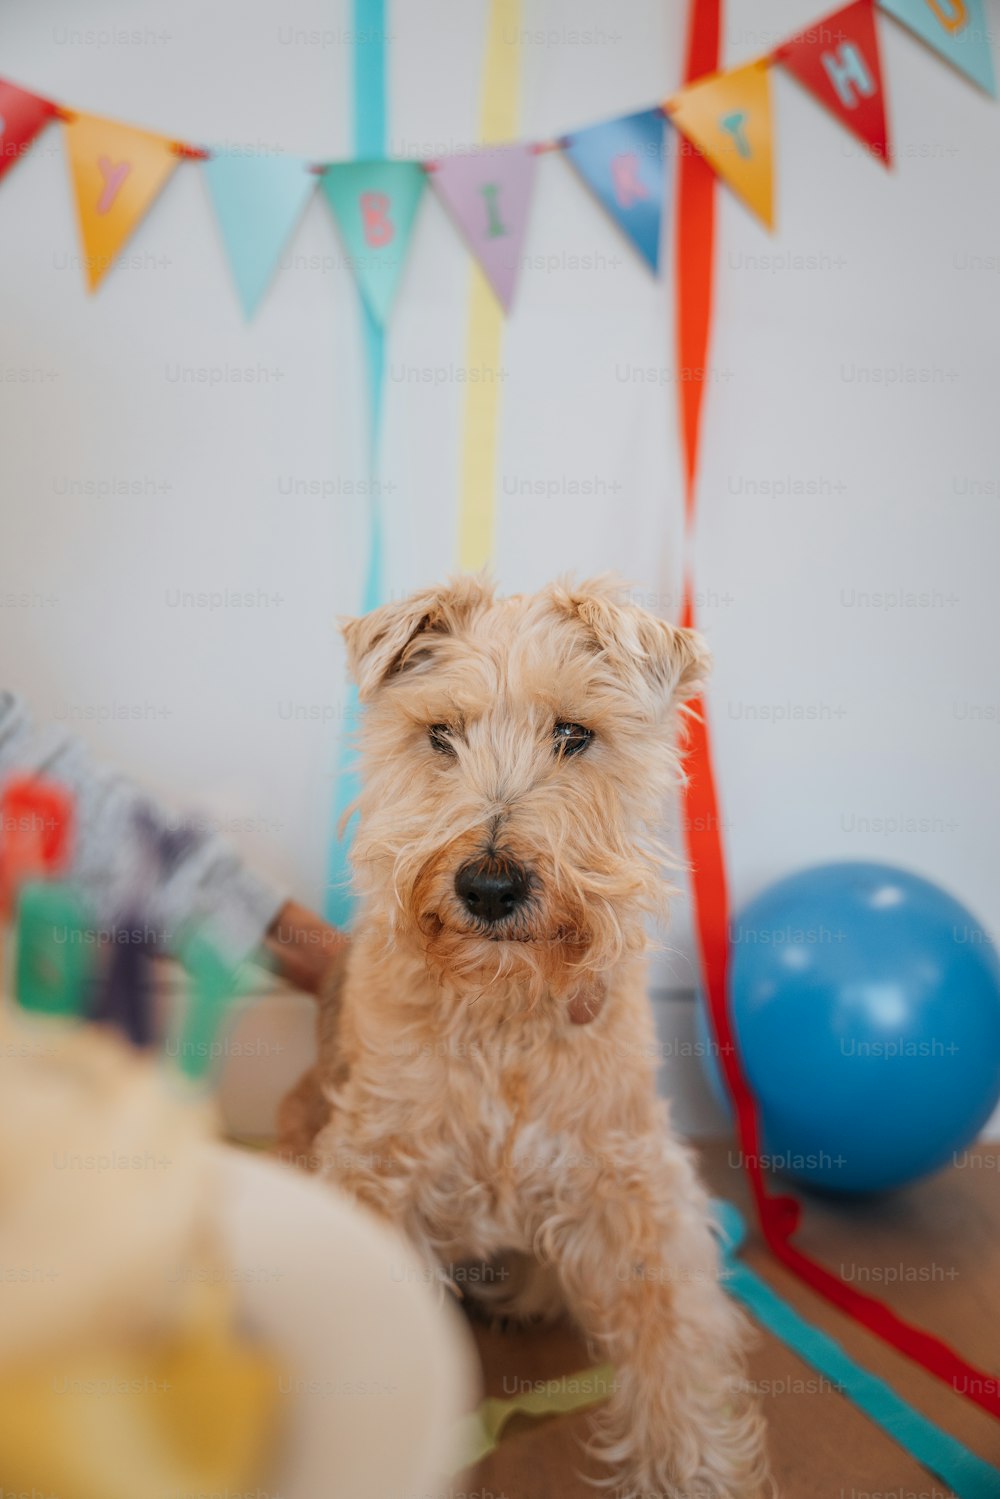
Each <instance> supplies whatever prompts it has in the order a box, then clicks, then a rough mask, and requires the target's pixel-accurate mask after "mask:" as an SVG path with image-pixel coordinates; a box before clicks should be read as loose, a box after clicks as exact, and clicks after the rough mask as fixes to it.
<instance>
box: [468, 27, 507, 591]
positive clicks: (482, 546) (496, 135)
mask: <svg viewBox="0 0 1000 1499" xmlns="http://www.w3.org/2000/svg"><path fill="white" fill-rule="evenodd" d="M520 23H521V5H520V0H490V11H489V21H488V28H489V30H488V35H487V39H486V65H485V80H484V87H483V108H482V114H481V116H480V121H479V130H480V135H481V137H482V140H483V142H484V144H487V145H492V144H496V143H498V142H503V141H509V140H512V139H513V137H514V135H515V133H516V131H517V112H518V110H517V106H518V85H519V74H520V60H521V48H520V42H519V40H518V39H519V38H520V34H521V32H520ZM511 38H514V40H513V41H512V40H511ZM503 318H504V312H503V307H502V306H501V304H500V302H499V301H498V299H497V297H496V295H495V294H494V291H493V288H492V287H491V286H490V283H489V281H488V280H487V277H486V275H485V273H484V271H483V270H482V268H481V267H480V266H479V265H478V264H476V265H473V267H472V290H471V293H470V299H469V331H468V338H467V342H466V364H467V369H468V370H470V371H471V370H475V371H477V378H476V379H475V380H473V379H469V380H467V382H466V397H465V420H464V426H463V431H462V468H461V477H460V480H459V483H460V486H461V487H460V493H459V525H458V563H459V566H460V567H461V568H462V570H463V571H464V572H478V571H479V569H480V568H482V567H485V566H486V564H487V562H488V561H489V559H490V557H491V555H492V553H493V532H494V523H495V505H496V469H497V438H498V433H499V426H500V384H501V382H500V378H499V375H500V352H501V348H502V339H503Z"/></svg>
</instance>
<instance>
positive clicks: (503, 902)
mask: <svg viewBox="0 0 1000 1499" xmlns="http://www.w3.org/2000/svg"><path fill="white" fill-rule="evenodd" d="M529 887H530V879H529V876H528V871H527V870H526V869H525V868H524V867H523V866H522V865H521V864H518V863H517V861H516V860H515V859H511V858H508V857H506V856H505V855H504V854H497V853H486V854H483V855H482V857H481V858H478V859H470V860H469V862H468V863H467V864H463V865H462V867H461V869H460V870H459V871H458V873H457V874H456V876H455V894H456V895H457V896H458V899H459V900H460V902H461V903H462V905H463V906H464V908H465V909H466V911H468V913H469V915H470V916H472V917H473V918H474V919H475V920H476V921H480V922H482V923H483V925H484V926H496V924H497V923H498V922H501V921H506V920H507V918H508V917H510V916H513V915H515V914H516V912H517V911H519V910H520V908H521V907H522V906H523V905H524V904H525V902H526V901H527V898H528V891H529Z"/></svg>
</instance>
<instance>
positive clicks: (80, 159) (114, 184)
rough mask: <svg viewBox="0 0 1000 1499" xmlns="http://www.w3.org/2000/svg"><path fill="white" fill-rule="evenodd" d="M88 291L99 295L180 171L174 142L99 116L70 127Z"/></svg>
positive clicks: (77, 120) (69, 149) (68, 147)
mask: <svg viewBox="0 0 1000 1499" xmlns="http://www.w3.org/2000/svg"><path fill="white" fill-rule="evenodd" d="M65 128H66V150H67V154H68V157H69V166H70V174H71V176H72V178H73V187H74V190H75V192H76V211H77V218H78V219H79V223H80V241H81V244H82V246H83V260H84V267H85V269H86V273H87V285H88V286H89V288H90V290H91V291H95V290H96V288H97V287H98V286H99V285H100V283H101V281H102V279H103V278H104V275H105V273H106V272H107V271H108V269H109V268H110V267H111V265H112V264H113V263H114V260H115V256H116V255H117V254H118V252H119V250H120V249H121V247H122V245H123V244H124V243H125V241H126V240H127V239H128V237H129V235H130V234H131V233H132V230H133V229H134V228H135V226H136V224H137V223H138V222H139V220H140V219H141V218H142V216H143V214H144V213H145V212H146V210H147V209H148V208H149V206H150V204H151V203H152V201H153V199H154V198H155V197H156V195H157V193H158V192H159V191H160V189H161V187H162V186H163V184H164V183H165V182H166V180H167V178H168V177H169V176H170V174H171V172H172V171H173V170H174V168H175V167H176V165H177V162H178V159H179V158H178V156H177V153H176V151H175V149H174V146H173V142H171V141H169V140H167V139H166V137H165V136H162V135H151V134H150V133H149V132H148V131H146V130H134V129H132V127H131V126H129V125H119V124H118V122H117V121H116V120H104V119H101V118H100V117H99V116H97V115H77V116H76V117H75V118H74V119H73V120H71V121H70V122H69V123H68V124H67V125H66V127H65Z"/></svg>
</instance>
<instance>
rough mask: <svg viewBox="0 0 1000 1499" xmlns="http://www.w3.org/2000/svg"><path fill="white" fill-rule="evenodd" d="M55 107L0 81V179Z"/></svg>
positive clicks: (45, 123)
mask: <svg viewBox="0 0 1000 1499" xmlns="http://www.w3.org/2000/svg"><path fill="white" fill-rule="evenodd" d="M55 112H56V109H55V105H54V104H50V103H49V101H48V100H47V99H39V98H38V96H37V95H36V94H29V93H26V92H25V90H24V89H23V88H18V87H17V86H16V85H15V84H13V83H6V82H5V81H4V80H3V79H2V78H0V177H2V176H3V174H4V172H6V171H7V170H8V169H9V168H10V167H12V166H13V165H14V163H15V161H18V160H19V159H20V158H21V157H22V156H23V155H24V153H25V151H27V149H28V147H29V146H30V145H31V142H32V141H33V140H34V139H35V136H36V135H37V134H38V132H39V130H41V128H42V126H43V125H47V124H48V122H49V120H51V119H52V117H53V116H54V114H55Z"/></svg>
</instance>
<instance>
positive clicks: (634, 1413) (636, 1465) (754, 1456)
mask: <svg viewBox="0 0 1000 1499" xmlns="http://www.w3.org/2000/svg"><path fill="white" fill-rule="evenodd" d="M692 1397H694V1398H692ZM589 1450H590V1452H591V1453H592V1454H593V1455H594V1456H595V1457H597V1458H598V1460H599V1461H600V1462H601V1463H602V1465H603V1466H605V1467H606V1468H607V1469H608V1470H609V1471H608V1474H607V1477H605V1478H603V1479H600V1480H598V1482H599V1484H600V1486H601V1487H602V1488H605V1489H607V1490H608V1491H609V1492H610V1493H611V1494H612V1495H613V1496H614V1499H775V1494H776V1490H775V1487H774V1483H773V1480H772V1479H771V1477H770V1474H769V1470H768V1463H767V1457H766V1453H765V1447H764V1422H763V1418H762V1416H761V1415H760V1412H759V1410H758V1409H757V1407H756V1405H754V1404H753V1403H752V1402H750V1401H748V1400H747V1399H746V1398H745V1397H744V1396H742V1395H740V1397H739V1398H738V1399H734V1400H732V1401H727V1402H726V1404H725V1405H724V1406H715V1405H713V1404H711V1403H709V1402H706V1401H704V1400H703V1399H701V1398H699V1394H698V1393H697V1392H695V1391H692V1390H691V1389H690V1388H688V1389H684V1388H678V1387H677V1386H676V1385H675V1386H674V1387H673V1389H671V1386H670V1384H669V1382H666V1381H665V1382H664V1383H663V1384H662V1385H656V1384H653V1385H647V1384H643V1383H641V1382H640V1380H639V1379H637V1378H636V1376H635V1373H634V1371H630V1370H627V1369H626V1370H623V1371H620V1372H619V1374H618V1376H617V1378H616V1390H615V1394H614V1396H613V1398H612V1400H611V1402H610V1403H609V1404H608V1405H607V1406H606V1407H605V1408H604V1409H603V1410H602V1411H601V1412H599V1413H598V1414H597V1416H596V1418H595V1429H594V1437H593V1439H592V1441H591V1443H590V1444H589Z"/></svg>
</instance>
